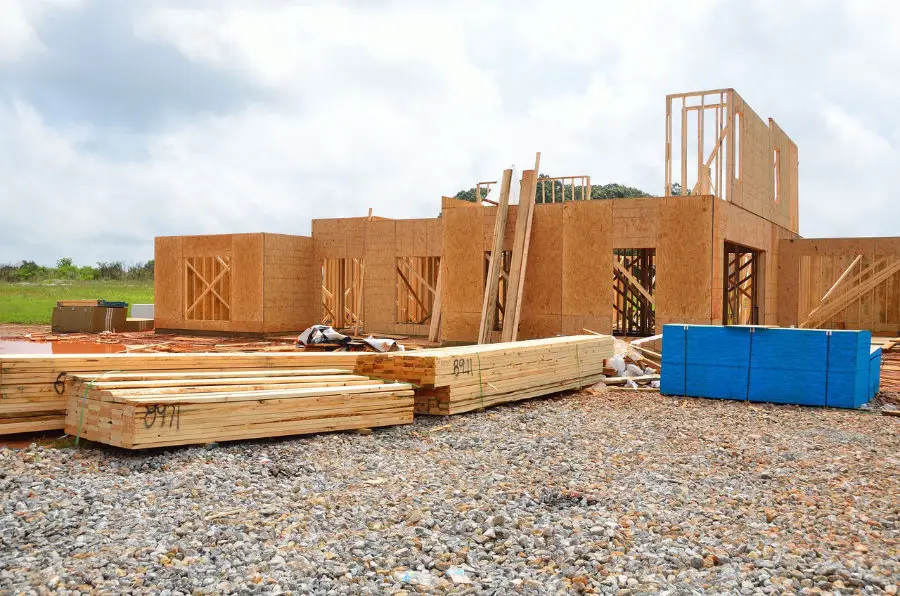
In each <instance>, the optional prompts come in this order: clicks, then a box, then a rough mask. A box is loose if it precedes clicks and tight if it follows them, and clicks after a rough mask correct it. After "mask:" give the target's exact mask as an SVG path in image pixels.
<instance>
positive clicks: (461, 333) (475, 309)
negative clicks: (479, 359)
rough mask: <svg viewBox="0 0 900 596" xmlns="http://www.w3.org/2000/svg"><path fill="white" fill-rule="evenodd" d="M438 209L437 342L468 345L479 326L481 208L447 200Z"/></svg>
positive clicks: (482, 283)
mask: <svg viewBox="0 0 900 596" xmlns="http://www.w3.org/2000/svg"><path fill="white" fill-rule="evenodd" d="M442 207H443V211H442V213H441V220H442V232H441V233H442V247H443V250H442V256H441V276H442V278H443V279H442V281H441V291H442V296H441V339H443V340H449V341H472V340H473V338H477V337H478V326H479V324H480V322H481V300H482V295H483V286H484V280H483V275H484V273H483V272H484V264H483V260H484V243H483V235H482V234H480V233H479V232H480V231H481V229H482V226H483V220H484V219H485V218H484V214H483V210H484V207H481V206H479V205H475V204H474V203H469V202H466V201H460V200H456V199H448V198H444V199H443V204H442ZM479 238H481V240H482V241H479Z"/></svg>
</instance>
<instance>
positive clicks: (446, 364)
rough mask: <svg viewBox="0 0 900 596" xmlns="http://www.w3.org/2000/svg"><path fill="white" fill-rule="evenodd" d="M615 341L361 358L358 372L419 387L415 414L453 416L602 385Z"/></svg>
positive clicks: (544, 342) (555, 341)
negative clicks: (605, 365)
mask: <svg viewBox="0 0 900 596" xmlns="http://www.w3.org/2000/svg"><path fill="white" fill-rule="evenodd" d="M612 355H613V338H612V337H610V336H604V335H576V336H571V337H554V338H548V339H534V340H528V341H518V342H509V343H497V344H488V345H478V346H464V347H454V348H437V349H430V350H417V351H416V352H415V353H411V354H405V353H403V352H399V353H398V352H395V353H392V354H366V355H362V356H360V358H359V360H358V362H357V365H356V372H357V373H359V374H364V375H367V376H372V377H376V378H380V379H390V380H394V381H405V382H408V383H413V384H414V385H416V413H417V414H434V415H450V414H459V413H461V412H468V411H470V410H476V409H479V408H484V407H487V406H492V405H495V404H499V403H504V402H510V401H516V400H520V399H527V398H529V397H537V396H540V395H548V394H551V393H556V392H558V391H564V390H566V389H575V388H578V387H584V386H587V385H592V384H594V383H596V382H598V381H602V380H603V378H604V376H603V360H604V359H605V358H609V357H611V356H612Z"/></svg>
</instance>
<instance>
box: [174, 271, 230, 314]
mask: <svg viewBox="0 0 900 596" xmlns="http://www.w3.org/2000/svg"><path fill="white" fill-rule="evenodd" d="M184 318H185V320H189V321H230V320H231V257H227V256H225V257H219V256H212V257H209V256H207V257H185V259H184Z"/></svg>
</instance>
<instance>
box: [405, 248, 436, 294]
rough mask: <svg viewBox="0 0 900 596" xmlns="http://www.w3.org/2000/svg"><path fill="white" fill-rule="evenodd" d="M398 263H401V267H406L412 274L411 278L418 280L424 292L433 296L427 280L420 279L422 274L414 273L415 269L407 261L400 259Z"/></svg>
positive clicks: (432, 287) (432, 290)
mask: <svg viewBox="0 0 900 596" xmlns="http://www.w3.org/2000/svg"><path fill="white" fill-rule="evenodd" d="M425 258H426V259H427V258H430V257H425ZM400 263H402V264H403V265H406V267H407V268H408V269H409V272H410V273H412V274H413V277H415V278H416V279H418V280H419V283H421V284H422V285H423V286H425V289H426V290H428V291H429V292H431V293H432V294H434V286H432V285H431V284H430V283H428V280H426V279H425V278H424V277H422V274H421V273H419V272H418V271H416V269H415V267H413V266H412V264H411V263H410V262H409V261H407V260H406V259H400Z"/></svg>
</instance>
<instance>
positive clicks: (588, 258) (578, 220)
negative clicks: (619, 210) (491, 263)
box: [526, 201, 618, 333]
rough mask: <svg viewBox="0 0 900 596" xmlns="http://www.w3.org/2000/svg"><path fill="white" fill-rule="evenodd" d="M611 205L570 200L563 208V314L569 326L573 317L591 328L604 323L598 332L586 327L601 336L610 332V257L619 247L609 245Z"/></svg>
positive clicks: (611, 275) (610, 241)
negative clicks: (601, 322)
mask: <svg viewBox="0 0 900 596" xmlns="http://www.w3.org/2000/svg"><path fill="white" fill-rule="evenodd" d="M613 205H614V203H613V202H612V201H572V202H569V203H565V204H564V206H563V221H562V234H563V240H562V246H563V257H562V283H561V286H562V313H563V315H565V317H567V319H566V320H567V321H568V322H570V323H571V322H572V319H571V317H572V316H573V315H575V316H577V317H582V318H589V319H591V324H593V325H599V324H600V321H603V326H602V327H600V328H599V329H596V328H593V327H589V328H590V329H592V330H593V331H597V332H602V333H608V332H610V331H611V329H612V316H611V312H610V308H611V305H612V303H613V286H612V279H613V268H612V256H613V249H614V248H618V247H616V246H613V242H612V238H613V234H612V228H613V218H612V213H613ZM526 281H527V280H526ZM598 318H599V320H600V321H598ZM606 320H608V323H606ZM569 326H571V325H569ZM564 327H566V325H564Z"/></svg>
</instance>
